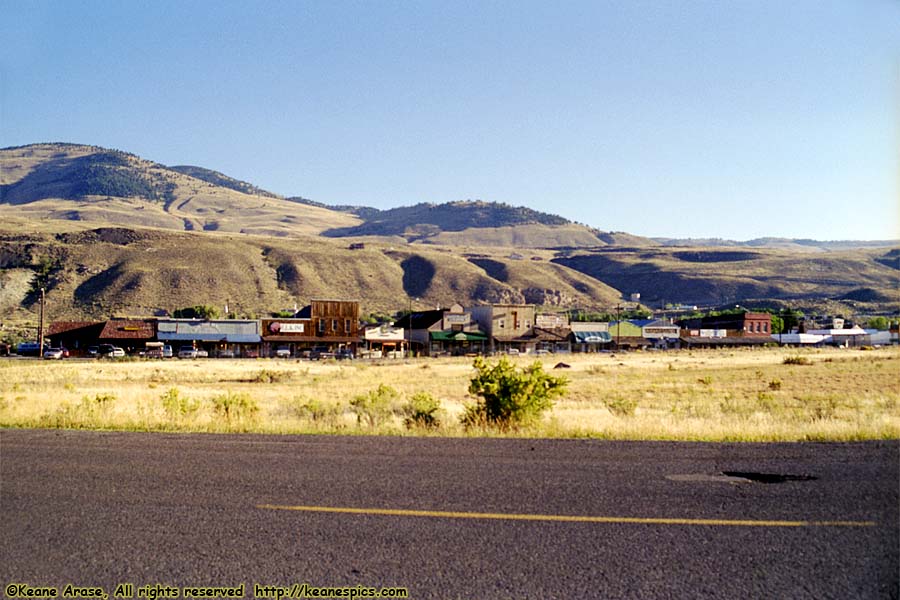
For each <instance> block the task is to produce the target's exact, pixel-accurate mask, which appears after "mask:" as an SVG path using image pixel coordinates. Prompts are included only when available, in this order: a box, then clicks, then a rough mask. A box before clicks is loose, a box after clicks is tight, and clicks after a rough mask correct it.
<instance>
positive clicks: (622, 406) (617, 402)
mask: <svg viewBox="0 0 900 600" xmlns="http://www.w3.org/2000/svg"><path fill="white" fill-rule="evenodd" d="M604 404H606V408H607V410H609V412H611V413H612V414H614V415H616V416H618V417H630V416H632V415H634V412H635V411H636V410H637V405H638V403H637V400H635V399H634V398H630V397H629V398H626V397H625V396H619V395H616V396H613V397H611V398H609V399H607V400H606V401H604Z"/></svg>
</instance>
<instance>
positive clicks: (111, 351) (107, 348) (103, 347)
mask: <svg viewBox="0 0 900 600" xmlns="http://www.w3.org/2000/svg"><path fill="white" fill-rule="evenodd" d="M119 350H122V349H121V348H119ZM115 353H116V346H113V345H112V344H100V345H99V346H97V356H98V357H100V358H113V357H114V356H115V355H116V354H115ZM121 356H125V351H124V350H123V351H122V354H121Z"/></svg>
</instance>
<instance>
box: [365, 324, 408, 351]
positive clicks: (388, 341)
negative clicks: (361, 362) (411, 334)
mask: <svg viewBox="0 0 900 600" xmlns="http://www.w3.org/2000/svg"><path fill="white" fill-rule="evenodd" d="M363 339H364V340H365V342H366V347H365V350H362V351H361V352H360V356H362V357H363V358H402V357H403V354H404V350H405V348H406V330H405V329H403V328H402V327H396V326H394V325H391V324H388V323H384V324H381V325H371V326H368V327H366V328H365V329H364V330H363Z"/></svg>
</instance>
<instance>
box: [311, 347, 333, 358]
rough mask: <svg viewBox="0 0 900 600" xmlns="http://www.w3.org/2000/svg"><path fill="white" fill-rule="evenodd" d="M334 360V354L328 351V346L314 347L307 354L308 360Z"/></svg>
mask: <svg viewBox="0 0 900 600" xmlns="http://www.w3.org/2000/svg"><path fill="white" fill-rule="evenodd" d="M326 358H334V353H333V352H331V351H329V350H328V346H316V347H314V348H313V349H312V350H311V351H310V353H309V359H310V360H324V359H326Z"/></svg>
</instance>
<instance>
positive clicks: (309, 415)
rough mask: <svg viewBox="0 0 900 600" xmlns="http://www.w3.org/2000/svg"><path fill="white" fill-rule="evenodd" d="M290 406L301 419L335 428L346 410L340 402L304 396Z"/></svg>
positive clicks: (296, 399)
mask: <svg viewBox="0 0 900 600" xmlns="http://www.w3.org/2000/svg"><path fill="white" fill-rule="evenodd" d="M290 408H291V411H292V412H293V413H294V414H295V415H296V416H297V417H300V418H301V419H307V420H309V421H312V422H313V423H315V424H316V425H326V426H329V427H334V428H336V427H338V425H339V418H340V416H341V415H342V414H343V412H344V407H343V406H342V405H340V404H335V403H329V402H322V401H321V400H317V399H315V398H303V397H298V398H295V399H294V401H293V402H292V403H291V406H290Z"/></svg>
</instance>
